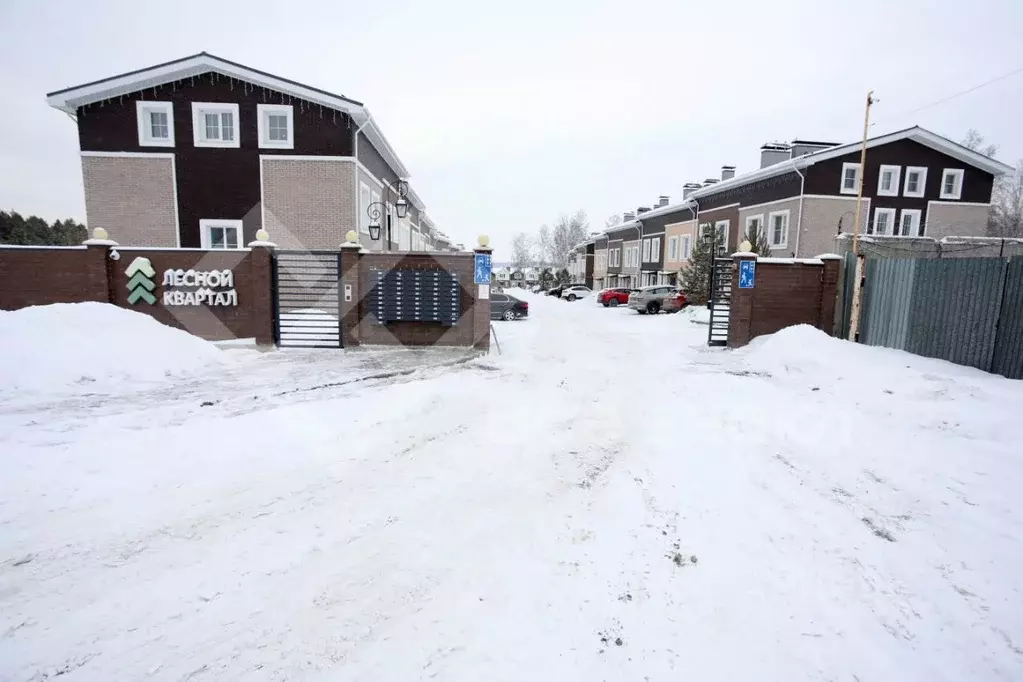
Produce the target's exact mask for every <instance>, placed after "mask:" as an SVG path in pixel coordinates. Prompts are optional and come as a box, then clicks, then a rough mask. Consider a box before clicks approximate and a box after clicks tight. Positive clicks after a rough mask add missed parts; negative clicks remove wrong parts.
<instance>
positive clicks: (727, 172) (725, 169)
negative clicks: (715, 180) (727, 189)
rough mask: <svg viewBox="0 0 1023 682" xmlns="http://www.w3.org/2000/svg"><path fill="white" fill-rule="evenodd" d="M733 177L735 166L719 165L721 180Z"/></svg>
mask: <svg viewBox="0 0 1023 682" xmlns="http://www.w3.org/2000/svg"><path fill="white" fill-rule="evenodd" d="M734 177H735V166H721V180H722V181H724V180H731V179H732V178H734Z"/></svg>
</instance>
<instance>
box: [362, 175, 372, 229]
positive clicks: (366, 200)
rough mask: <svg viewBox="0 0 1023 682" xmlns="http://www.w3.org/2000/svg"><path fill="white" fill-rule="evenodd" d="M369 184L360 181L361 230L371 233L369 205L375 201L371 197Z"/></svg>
mask: <svg viewBox="0 0 1023 682" xmlns="http://www.w3.org/2000/svg"><path fill="white" fill-rule="evenodd" d="M371 196H372V195H371V194H370V191H369V185H367V184H366V183H365V182H359V232H361V233H363V234H369V223H370V219H369V210H368V209H369V205H370V204H371V203H372V202H373V200H372V199H371V198H370V197H371Z"/></svg>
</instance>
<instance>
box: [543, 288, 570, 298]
mask: <svg viewBox="0 0 1023 682" xmlns="http://www.w3.org/2000/svg"><path fill="white" fill-rule="evenodd" d="M564 288H565V287H563V286H556V287H551V288H550V289H548V290H547V291H545V292H544V293H545V294H547V295H548V296H557V297H558V298H561V290H562V289H564Z"/></svg>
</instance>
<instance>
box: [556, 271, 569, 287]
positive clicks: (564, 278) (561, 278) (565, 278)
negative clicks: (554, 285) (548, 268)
mask: <svg viewBox="0 0 1023 682" xmlns="http://www.w3.org/2000/svg"><path fill="white" fill-rule="evenodd" d="M571 283H572V276H571V275H569V274H568V268H561V269H560V270H558V284H560V285H562V286H564V285H566V284H571Z"/></svg>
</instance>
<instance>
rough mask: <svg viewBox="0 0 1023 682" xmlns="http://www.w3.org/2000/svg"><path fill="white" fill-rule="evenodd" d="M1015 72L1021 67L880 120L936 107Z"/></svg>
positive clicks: (1020, 70) (1022, 69) (887, 119)
mask: <svg viewBox="0 0 1023 682" xmlns="http://www.w3.org/2000/svg"><path fill="white" fill-rule="evenodd" d="M1017 73H1023V67H1021V68H1018V69H1013V70H1012V71H1009V72H1008V73H1003V74H1002V75H1001V76H998V77H996V78H992V79H991V80H989V81H984V82H983V83H981V84H980V85H974V86H973V87H972V88H967V89H966V90H962V91H960V92H957V93H955V94H952V95H949V96H948V97H942V98H941V99H939V100H935V101H934V102H931V103H930V104H925V105H923V106H922V107H917V108H916V109H911V110H910V111H905V112H903V113H901V114H895V115H893V116H885V117H884V118H883V119H882V120H883V121H889V120H892V119H896V118H903V117H905V116H912V115H913V114H916V113H919V112H921V111H923V110H924V109H930V108H931V107H936V106H938V105H939V104H944V103H945V102H948V101H950V100H953V99H955V98H957V97H962V96H963V95H968V94H970V93H971V92H975V91H977V90H980V89H981V88H986V87H987V86H989V85H991V84H993V83H997V82H998V81H1003V80H1005V79H1006V78H1009V77H1010V76H1015V75H1016V74H1017ZM879 122H880V121H879Z"/></svg>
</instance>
